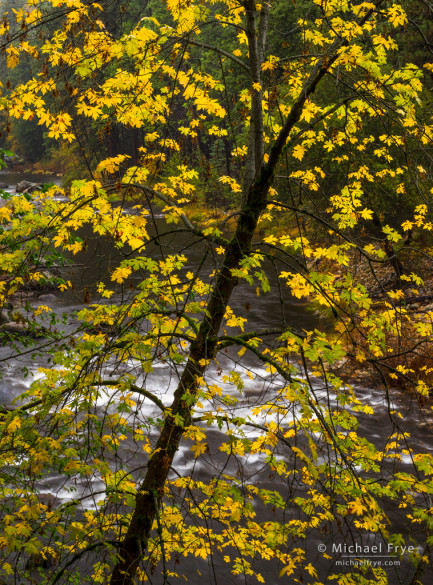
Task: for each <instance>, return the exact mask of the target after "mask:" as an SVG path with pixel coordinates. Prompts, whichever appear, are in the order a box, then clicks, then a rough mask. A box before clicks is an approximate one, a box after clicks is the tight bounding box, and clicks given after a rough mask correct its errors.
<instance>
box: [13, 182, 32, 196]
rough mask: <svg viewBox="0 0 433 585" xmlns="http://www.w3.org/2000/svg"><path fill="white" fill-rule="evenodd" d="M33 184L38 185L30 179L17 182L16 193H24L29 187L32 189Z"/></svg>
mask: <svg viewBox="0 0 433 585" xmlns="http://www.w3.org/2000/svg"><path fill="white" fill-rule="evenodd" d="M33 186H36V183H31V182H30V181H20V182H19V183H17V186H16V187H15V191H16V193H24V191H27V192H28V189H30V187H33Z"/></svg>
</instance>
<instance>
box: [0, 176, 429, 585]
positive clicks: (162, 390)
mask: <svg viewBox="0 0 433 585" xmlns="http://www.w3.org/2000/svg"><path fill="white" fill-rule="evenodd" d="M23 179H26V180H30V181H33V182H52V181H53V178H52V177H51V178H48V179H47V178H46V177H44V178H43V179H41V177H39V176H38V177H35V176H34V175H31V174H29V175H22V174H20V175H14V174H13V173H0V182H4V183H7V184H8V185H10V186H11V187H10V189H9V190H11V191H12V189H13V185H14V184H15V183H16V182H18V181H19V180H23ZM154 227H155V230H158V232H159V233H163V232H169V231H170V230H171V229H172V228H171V227H170V226H167V225H166V224H165V223H164V219H163V217H162V215H159V216H156V217H155V226H154ZM82 236H83V238H84V239H86V240H87V250H86V252H83V253H81V254H79V255H77V256H75V257H73V258H72V265H71V266H69V267H66V268H60V270H61V272H62V276H63V277H64V278H65V279H70V280H71V281H72V282H73V284H74V288H73V290H69V291H66V292H65V293H62V294H59V293H57V292H55V296H54V297H50V298H49V301H45V300H43V299H44V297H42V299H41V300H39V299H38V298H37V296H36V297H34V298H32V299H31V301H30V302H31V304H32V305H33V306H36V305H38V304H41V303H42V302H43V304H49V306H50V307H51V309H52V310H53V311H54V312H55V314H56V315H57V316H58V317H59V318H60V317H61V316H62V314H67V315H68V321H67V324H66V325H65V326H63V327H62V328H63V330H64V331H65V334H67V335H71V334H73V332H74V330H75V329H76V328H77V326H78V321H77V319H76V317H75V316H74V315H75V314H76V312H77V311H79V310H80V309H82V308H83V306H84V305H83V301H86V302H88V301H89V300H90V298H91V296H92V295H93V296H94V295H95V291H94V284H95V282H97V281H98V280H101V279H105V280H106V282H109V271H110V268H111V267H112V266H115V264H116V262H117V261H118V260H119V252H118V251H116V250H115V248H113V246H112V245H111V244H110V243H109V242H108V241H107V240H104V239H102V238H99V239H94V238H92V237H91V235H90V234H89V233H87V232H84V233H83V234H82ZM161 241H163V247H159V246H154V247H153V249H152V248H151V249H150V253H151V254H153V255H154V257H160V256H161V254H165V255H167V254H173V253H177V254H180V253H183V252H185V254H187V255H188V264H187V266H186V267H185V270H189V269H190V270H195V269H196V268H197V267H198V266H199V264H200V262H201V260H202V257H203V251H204V248H203V246H202V245H201V244H200V243H197V240H196V238H195V237H191V236H190V235H188V234H186V233H184V232H183V233H182V234H171V235H167V236H166V237H164V238H161ZM147 253H148V254H149V251H147ZM210 263H211V259H210V260H209V261H207V264H205V265H204V266H203V275H204V274H205V273H206V271H209V267H210ZM271 284H272V288H271V290H272V293H269V294H262V295H261V296H260V297H257V296H256V292H255V289H254V288H253V287H248V286H242V287H241V286H239V287H238V288H237V289H236V290H235V293H234V295H233V298H232V300H231V303H230V305H231V307H232V308H233V310H234V312H235V313H236V314H246V315H247V316H248V321H249V324H250V326H251V325H252V326H253V327H254V328H255V329H257V330H260V329H267V328H274V327H281V325H282V323H285V324H286V325H289V326H291V327H294V328H296V329H298V330H300V331H302V330H312V329H315V328H323V327H327V326H328V324H327V321H326V320H325V319H323V318H321V317H320V316H319V315H318V314H317V313H315V312H314V311H312V310H311V309H310V307H309V306H308V305H307V304H306V303H302V302H299V301H297V300H296V299H293V298H291V297H288V296H287V294H286V293H284V292H281V295H282V297H281V296H280V292H278V291H279V289H278V286H277V279H276V278H274V279H273V281H272V282H271ZM42 292H45V291H42ZM131 294H133V293H131V290H130V289H129V288H128V287H125V290H124V291H123V293H122V294H119V295H118V296H116V297H114V298H113V300H112V302H116V303H119V302H127V300H128V298H129V296H130V295H131ZM282 301H283V302H282ZM41 343H43V341H42V342H41ZM33 353H34V352H30V350H29V353H25V354H22V355H21V356H17V355H16V352H15V351H14V349H13V348H11V347H3V348H0V360H1V361H0V366H1V368H2V377H1V378H0V402H2V403H6V404H11V403H12V401H13V400H14V399H15V398H16V397H17V396H18V395H19V394H21V393H22V392H23V391H24V390H26V389H27V388H28V387H29V384H30V383H31V382H32V381H33V380H34V379H35V378H37V377H38V376H40V374H39V373H38V371H37V370H38V368H39V367H40V366H42V365H45V358H44V357H43V356H42V355H41V356H40V357H37V356H36V357H34V358H32V359H33V361H32V362H31V365H29V355H33ZM122 367H124V368H128V370H129V371H131V372H134V369H135V368H136V367H137V366H136V364H134V363H127V364H126V365H123V366H122ZM113 368H114V369H113V371H112V372H111V375H116V373H118V370H116V368H118V366H117V365H116V364H113ZM24 369H26V372H27V375H26V376H24V375H23V371H24ZM227 369H231V370H235V371H236V372H238V373H239V375H240V376H241V377H242V378H243V380H244V383H245V386H244V389H243V393H242V395H239V394H238V393H237V398H238V399H239V402H238V403H237V404H236V406H235V407H234V408H233V414H235V415H236V416H239V417H242V416H246V415H247V413H250V412H251V408H252V406H253V405H254V404H259V403H260V401H261V400H262V398H263V396H264V395H266V397H267V399H268V398H269V396H270V395H272V393H275V391H276V389H277V388H278V387H280V386H281V385H282V384H283V381H282V380H281V379H279V378H278V377H277V376H275V375H271V374H269V373H268V372H267V371H266V370H265V368H264V367H263V366H262V364H261V363H260V362H259V361H258V360H257V359H256V358H255V357H254V356H252V355H249V354H248V353H246V354H244V355H243V356H242V358H238V357H237V355H236V354H235V353H234V352H233V351H232V350H230V351H228V352H227V353H226V354H223V356H222V357H221V358H220V359H219V366H214V367H212V368H210V370H209V372H208V374H207V381H208V383H216V384H218V385H219V386H220V387H222V389H223V391H224V392H226V393H227V394H230V393H234V390H233V386H232V385H230V384H229V383H228V382H224V381H223V379H222V378H223V372H224V371H226V370H227ZM251 378H252V379H251ZM177 380H178V372H176V371H174V370H172V369H170V368H169V367H168V366H167V364H165V363H163V362H157V361H156V362H155V363H154V367H153V372H152V373H151V374H148V375H146V377H144V375H143V374H140V373H139V377H138V379H137V384H144V382H145V385H146V388H147V390H150V391H151V392H153V393H155V394H156V395H157V396H159V398H160V399H161V400H162V401H163V402H164V404H170V402H171V397H172V395H173V392H174V390H175V388H176V383H177ZM315 392H316V393H317V395H318V396H322V397H323V400H326V401H328V402H330V403H332V401H333V400H334V397H333V395H332V392H331V393H330V392H329V389H327V388H324V387H322V386H321V385H320V384H319V382H317V384H316V387H315ZM356 394H357V396H358V397H359V398H360V399H362V401H363V402H365V403H368V404H370V405H371V406H373V407H374V411H375V414H374V416H360V417H359V420H360V430H359V432H360V433H361V434H363V435H364V436H366V437H367V438H368V439H369V440H371V441H372V442H374V443H375V444H377V445H378V446H379V447H382V448H383V446H384V444H385V443H386V441H387V437H388V436H389V435H390V434H391V433H392V432H393V423H392V420H391V419H390V416H389V411H390V409H394V408H395V409H398V410H400V412H401V413H402V415H403V419H404V430H405V431H406V432H409V433H410V434H411V445H412V448H413V449H414V450H415V452H433V437H432V434H431V425H430V422H431V417H430V416H429V414H428V413H429V409H428V408H427V407H426V408H424V409H421V408H420V407H419V405H418V402H417V401H416V400H414V399H412V398H411V397H410V396H408V395H406V394H403V393H400V392H397V391H396V392H394V393H393V394H392V396H391V397H390V396H386V395H385V394H384V392H383V390H382V389H380V388H366V387H365V388H364V387H359V388H357V389H356ZM112 399H113V398H112V395H111V393H110V391H109V389H107V390H106V394H104V392H102V394H101V397H100V399H99V406H100V408H101V409H103V408H104V405H105V406H107V405H109V403H110V402H111V401H112ZM136 400H137V405H138V406H137V408H138V409H141V411H142V412H143V413H145V416H144V417H143V419H144V418H146V417H149V416H152V417H155V418H156V417H157V416H159V412H158V409H157V407H156V406H155V404H154V403H153V402H151V401H150V400H148V399H147V398H143V397H142V396H140V397H139V396H136ZM294 414H295V413H294V412H287V413H286V415H285V418H284V417H282V419H280V420H279V421H278V422H279V423H281V424H282V425H284V424H285V423H288V422H289V421H290V420H292V418H293V415H294ZM254 422H256V423H257V424H260V423H261V422H263V420H261V419H260V415H257V417H256V420H255V421H254ZM254 436H255V432H254V429H253V430H252V431H251V432H250V437H251V438H253V437H254ZM222 441H223V434H222V433H221V432H220V431H219V429H218V428H217V427H216V426H215V427H212V428H211V430H210V431H209V452H208V453H207V454H205V456H204V457H201V458H199V459H194V457H193V455H192V453H191V450H190V448H189V445H184V446H183V447H182V448H181V449H180V450H179V453H178V454H177V456H176V459H175V461H174V465H173V468H174V469H175V472H176V473H177V474H179V475H181V476H194V477H195V478H200V479H201V480H203V481H206V480H210V479H212V477H214V476H215V474H216V473H217V470H218V469H219V466H221V465H222V466H223V467H224V473H227V474H233V475H236V474H237V475H238V477H239V480H240V481H241V482H243V483H250V484H254V485H257V486H259V487H261V488H263V489H270V490H272V489H278V490H279V491H280V493H281V494H282V495H283V497H284V498H287V497H289V494H290V492H291V491H292V489H294V488H293V486H290V485H288V484H284V482H282V481H281V480H278V481H277V479H276V478H275V476H274V475H273V474H272V473H271V474H270V473H269V468H267V467H266V465H265V462H264V460H263V458H261V457H258V456H250V457H248V458H246V460H245V465H244V466H243V467H240V466H239V465H238V464H237V460H236V459H235V458H233V457H232V458H228V459H227V458H226V457H225V456H223V454H222V453H221V452H220V451H219V449H218V447H219V445H220V444H221V442H222ZM121 456H122V458H124V460H125V462H126V461H127V462H128V464H130V463H131V462H132V461H133V460H134V457H136V452H135V451H134V450H133V448H132V445H128V443H126V444H125V446H124V448H123V450H122V452H121ZM289 456H290V455H289V454H288V453H283V452H282V453H281V454H280V457H283V458H284V457H289ZM396 466H398V468H399V470H401V471H405V470H406V471H408V472H411V471H413V469H412V464H411V460H410V457H409V456H408V457H407V459H406V460H403V461H401V462H399V463H396ZM73 487H74V491H73V492H71V491H70V490H71V486H70V485H69V484H68V482H67V481H65V478H64V477H60V476H54V475H53V476H50V477H47V478H46V480H45V481H44V482H43V483H41V485H40V486H39V489H40V493H41V496H44V495H45V496H46V497H54V498H55V501H57V502H65V501H67V500H68V499H75V498H78V497H84V498H87V499H84V500H83V503H84V506H87V507H89V508H92V507H95V506H97V499H98V498H97V496H92V495H91V494H92V492H99V491H101V490H103V487H104V485H103V484H102V483H101V482H100V483H99V484H98V483H97V480H95V481H94V482H93V483H92V485H88V484H86V483H83V484H82V485H75V486H73ZM292 495H293V494H292ZM255 507H256V511H257V513H258V515H259V516H260V517H259V518H258V520H259V521H260V520H265V519H268V520H272V519H273V518H276V515H275V511H272V510H269V508H265V507H264V506H263V505H261V504H259V503H257V502H256V503H255ZM389 513H390V516H392V524H393V530H394V531H397V532H398V531H399V530H400V531H401V532H402V533H403V534H404V535H405V536H409V535H408V527H407V526H406V524H405V523H404V522H403V521H401V519H400V518H399V514H398V510H395V509H392V510H390V511H389ZM293 514H294V512H293V511H291V510H290V509H288V510H287V511H286V518H287V519H289V518H291V517H293ZM399 523H400V524H401V525H399ZM364 536H365V538H364V539H363V544H367V543H369V544H371V539H368V537H367V535H364ZM412 536H413V537H414V538H415V541H416V542H414V544H416V545H417V546H419V547H420V550H421V549H422V548H423V545H424V543H423V541H422V538H423V537H422V536H419V537H418V536H417V535H412ZM349 538H350V535H348V534H346V533H344V532H340V533H338V531H337V532H335V533H332V534H320V533H317V531H316V532H314V531H312V532H311V535H310V537H309V538H308V539H307V541H300V542H299V543H298V546H299V547H301V548H303V549H304V550H305V551H306V555H307V559H308V560H309V561H310V562H312V563H313V565H315V566H316V567H317V569H318V571H319V580H321V581H323V582H325V581H326V575H327V574H328V572H338V570H339V569H336V567H335V561H336V559H337V558H338V559H340V560H341V559H342V558H343V560H344V558H346V557H345V555H344V551H343V553H342V552H341V551H340V553H339V554H337V552H336V553H335V554H332V552H331V551H332V544H333V543H334V544H337V546H338V544H340V545H341V544H343V543H344V542H350V540H349ZM375 542H376V543H379V544H380V543H382V546H383V547H386V545H385V543H384V541H383V540H380V538H379V537H378V538H377V539H376V541H375ZM319 546H326V547H327V550H328V551H330V553H329V554H330V555H331V556H332V559H331V560H330V561H329V562H328V563H326V562H324V561H323V560H321V558H319V553H318V547H319ZM222 556H223V555H216V556H215V557H214V558H212V559H210V560H209V561H203V560H201V559H187V560H186V561H182V563H181V565H180V566H179V567H176V570H178V571H180V572H181V573H183V574H185V575H186V576H187V577H188V582H189V583H190V584H191V585H201V584H202V582H203V579H204V580H205V581H206V582H207V583H210V584H216V583H218V584H220V585H221V584H224V585H225V584H229V583H240V582H241V579H240V577H238V576H234V575H232V574H231V573H230V572H228V570H227V566H226V564H225V563H224V562H223V560H222ZM383 560H386V561H388V562H389V559H382V561H383ZM256 568H257V569H259V570H261V571H262V574H263V575H264V577H265V581H266V585H274V584H275V585H276V584H279V583H289V582H290V578H288V577H281V578H280V577H279V571H280V570H281V568H282V567H279V566H277V565H276V564H274V565H272V564H269V563H268V564H266V563H264V562H258V563H257V566H256ZM348 568H350V567H349V566H348ZM83 570H85V568H83ZM346 570H347V569H345V568H341V572H345V571H346ZM413 572H414V570H413V567H411V566H410V565H409V564H408V563H407V561H402V564H401V565H400V566H399V567H395V568H387V574H388V577H389V579H390V582H392V583H396V584H397V583H403V584H405V585H409V584H410V582H411V578H412V575H413ZM427 575H428V574H427V573H426V574H425V578H428V577H427ZM298 577H299V578H300V579H301V581H302V575H300V576H299V575H298ZM151 578H152V582H154V583H159V582H161V581H160V580H159V578H158V577H157V575H156V573H155V575H153V576H152V577H151ZM244 582H245V583H248V585H249V584H250V583H251V584H252V583H255V582H256V581H255V579H254V578H253V577H248V578H247V580H246V581H244ZM426 582H427V581H426Z"/></svg>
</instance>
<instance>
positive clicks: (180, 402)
mask: <svg viewBox="0 0 433 585" xmlns="http://www.w3.org/2000/svg"><path fill="white" fill-rule="evenodd" d="M246 10H247V21H249V23H248V22H247V29H248V34H247V36H248V42H249V51H250V63H251V64H253V66H252V67H251V81H252V83H255V82H256V76H257V71H258V70H260V69H261V62H260V56H259V54H260V51H259V49H258V46H259V45H258V40H257V35H256V34H254V38H253V36H252V34H250V33H251V28H250V27H251V26H252V24H251V23H253V24H254V30H255V26H256V25H255V16H254V13H253V12H255V2H254V1H253V0H247V3H246ZM252 11H253V12H252ZM371 14H372V11H369V13H368V14H367V15H366V16H365V17H364V18H363V19H361V21H360V22H361V24H362V23H363V22H365V21H366V20H367V19H368V18H369V16H370V15H371ZM262 26H263V25H262ZM259 28H260V27H259ZM259 32H260V31H259ZM260 34H262V35H263V31H261V33H260ZM346 44H347V41H346V40H345V39H341V38H340V39H336V41H335V42H334V43H333V44H332V45H331V46H330V47H329V50H328V52H327V53H325V54H324V55H323V57H322V58H321V59H320V60H319V61H318V63H317V64H316V66H315V67H314V68H313V70H312V72H311V74H310V76H309V77H308V79H307V81H306V82H305V84H304V86H303V88H302V89H301V91H300V93H299V96H298V98H297V100H296V101H295V102H294V104H293V106H292V108H291V111H290V113H289V115H288V117H287V119H286V122H285V124H284V126H283V128H282V129H281V132H280V134H279V136H278V137H277V139H276V140H275V142H274V144H273V146H272V148H271V150H270V152H269V159H268V162H267V163H266V164H264V162H263V144H262V146H260V145H256V146H255V148H254V154H255V156H254V159H255V163H256V164H260V166H259V168H256V169H255V180H254V181H253V182H252V184H251V185H250V187H249V188H248V190H247V192H246V197H245V201H244V204H243V206H242V210H241V213H240V216H239V221H238V224H237V228H236V232H235V234H234V236H233V238H232V239H231V241H230V243H229V245H228V247H227V250H226V254H225V258H224V262H223V264H222V267H221V269H220V271H219V273H218V276H217V280H216V283H215V286H214V288H213V291H212V294H211V297H210V300H209V303H208V306H207V311H206V316H205V317H204V319H203V321H202V323H201V325H200V328H199V332H198V334H197V337H196V339H195V340H194V342H192V343H191V347H190V354H189V359H188V362H187V364H186V366H185V369H184V371H183V373H182V376H181V378H180V381H179V385H178V387H177V389H176V392H175V394H174V400H173V404H172V406H171V409H170V410H171V414H170V415H168V416H167V418H166V420H165V423H164V426H163V428H162V431H161V435H160V437H159V439H158V442H157V444H156V447H155V450H154V452H153V454H152V455H151V457H150V460H149V464H148V468H147V473H146V476H145V479H144V481H143V483H142V484H141V486H140V488H139V490H138V492H137V496H136V505H135V509H134V512H133V514H132V518H131V522H130V524H129V527H128V530H127V533H126V536H125V538H124V540H123V541H122V542H121V544H120V546H119V551H118V560H117V563H116V565H115V567H114V569H113V573H112V576H111V585H133V582H134V575H135V573H136V570H137V567H138V565H139V563H140V561H141V559H142V558H143V555H144V554H145V553H146V550H147V544H148V540H149V537H150V533H151V530H152V525H153V522H154V520H155V518H156V515H157V512H158V507H159V504H160V502H161V498H162V496H163V493H164V487H165V483H166V480H167V476H168V473H169V470H170V467H171V465H172V462H173V458H174V456H175V454H176V452H177V450H178V448H179V443H180V440H181V438H182V435H183V432H184V428H185V427H188V425H190V424H191V413H192V409H193V406H194V403H195V397H196V393H197V379H198V378H199V377H202V376H203V374H204V372H205V370H206V366H205V365H203V364H204V363H205V361H206V360H211V359H213V358H214V357H215V353H216V347H217V335H218V331H219V328H220V326H221V323H222V319H223V317H224V314H225V311H226V308H227V305H228V302H229V300H230V297H231V294H232V292H233V289H234V287H235V286H236V283H237V278H236V277H235V276H233V274H232V270H233V269H235V268H237V267H239V264H240V261H241V260H242V258H243V257H244V256H245V255H247V254H248V253H249V252H250V249H251V243H252V239H253V236H254V233H255V230H256V227H257V222H258V220H259V217H260V214H261V213H262V211H263V210H264V209H265V207H266V197H267V193H268V190H269V188H270V187H271V185H272V184H273V181H274V175H275V170H276V166H277V164H278V162H279V160H280V157H281V154H282V153H283V151H284V149H285V147H286V142H287V138H288V136H289V134H290V132H291V130H292V129H293V127H294V126H295V124H297V123H298V121H299V119H300V117H301V114H302V111H303V108H304V105H305V102H306V101H307V99H308V98H309V97H310V96H311V95H312V94H313V93H314V91H315V89H316V87H317V85H318V84H319V82H320V81H321V80H322V79H323V77H324V76H325V75H326V73H327V71H328V70H329V68H330V67H331V66H332V64H333V63H334V62H335V60H336V59H337V58H338V54H339V49H340V48H341V47H342V46H345V45H346ZM261 46H262V47H263V44H262V45H261ZM260 95H261V92H260ZM253 110H254V111H253ZM251 116H252V118H254V117H255V116H258V117H259V118H260V119H257V120H255V121H254V125H253V127H254V129H255V136H256V138H257V139H258V140H261V141H262V142H263V119H262V105H261V100H260V107H259V106H258V100H257V101H256V105H255V106H252V112H251ZM186 398H188V399H187V400H186ZM179 415H180V416H181V417H182V420H183V426H179V425H176V423H175V420H179V418H178V417H179Z"/></svg>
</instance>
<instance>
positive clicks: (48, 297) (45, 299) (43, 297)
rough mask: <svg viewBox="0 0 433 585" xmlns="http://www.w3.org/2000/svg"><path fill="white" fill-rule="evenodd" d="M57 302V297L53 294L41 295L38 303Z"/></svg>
mask: <svg viewBox="0 0 433 585" xmlns="http://www.w3.org/2000/svg"><path fill="white" fill-rule="evenodd" d="M56 300H57V296H56V295H53V294H46V295H40V296H39V297H38V301H43V302H44V303H50V302H52V301H56Z"/></svg>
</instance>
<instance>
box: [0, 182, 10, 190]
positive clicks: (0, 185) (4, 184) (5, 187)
mask: <svg viewBox="0 0 433 585" xmlns="http://www.w3.org/2000/svg"><path fill="white" fill-rule="evenodd" d="M8 187H9V185H6V183H0V189H7V188H8Z"/></svg>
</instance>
